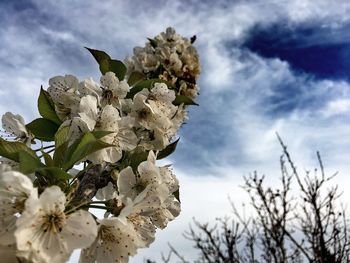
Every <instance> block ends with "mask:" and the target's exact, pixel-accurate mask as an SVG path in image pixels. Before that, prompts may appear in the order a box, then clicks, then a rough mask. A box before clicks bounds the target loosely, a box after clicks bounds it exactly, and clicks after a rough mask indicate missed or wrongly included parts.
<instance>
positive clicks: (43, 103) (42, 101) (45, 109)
mask: <svg viewBox="0 0 350 263" xmlns="http://www.w3.org/2000/svg"><path fill="white" fill-rule="evenodd" d="M38 109H39V113H40V115H41V116H42V117H43V118H45V119H48V120H50V121H52V122H54V123H56V124H57V125H60V124H61V123H62V122H61V120H60V119H59V118H58V116H57V114H56V111H55V105H54V103H53V101H52V99H51V97H50V94H49V93H48V92H47V91H45V90H44V89H43V87H41V89H40V95H39V98H38Z"/></svg>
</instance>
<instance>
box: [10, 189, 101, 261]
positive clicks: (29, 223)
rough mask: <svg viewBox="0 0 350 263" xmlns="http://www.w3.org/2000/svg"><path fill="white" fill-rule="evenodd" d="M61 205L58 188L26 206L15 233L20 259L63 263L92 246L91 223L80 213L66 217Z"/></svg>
mask: <svg viewBox="0 0 350 263" xmlns="http://www.w3.org/2000/svg"><path fill="white" fill-rule="evenodd" d="M65 203H66V197H65V194H64V193H63V192H62V191H61V189H60V188H59V187H58V186H51V187H48V188H46V189H45V191H44V192H43V193H42V194H41V195H40V198H38V199H33V200H32V199H31V200H28V201H27V202H26V206H25V211H24V212H23V214H22V216H21V217H20V218H19V219H18V220H17V224H16V225H17V230H16V231H15V236H16V241H17V249H18V251H19V253H21V256H23V257H24V258H25V259H27V260H30V261H32V262H33V263H44V262H50V263H51V262H52V263H56V262H57V263H59V262H65V261H66V260H67V259H68V258H69V256H70V254H71V253H72V251H73V250H74V249H77V248H86V247H88V246H90V245H91V244H92V242H93V241H94V240H95V238H96V236H97V226H96V223H95V220H94V219H93V217H92V216H91V214H90V213H89V212H87V211H84V210H78V211H75V212H73V213H70V214H66V213H65Z"/></svg>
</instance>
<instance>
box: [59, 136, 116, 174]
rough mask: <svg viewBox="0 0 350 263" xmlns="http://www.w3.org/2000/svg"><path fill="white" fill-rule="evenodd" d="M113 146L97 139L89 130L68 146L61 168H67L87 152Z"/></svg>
mask: <svg viewBox="0 0 350 263" xmlns="http://www.w3.org/2000/svg"><path fill="white" fill-rule="evenodd" d="M113 146H114V145H112V144H108V143H105V142H103V141H101V140H99V139H97V138H96V137H95V136H94V134H93V133H91V132H88V133H85V134H84V135H83V136H82V137H81V138H80V139H79V140H77V141H76V142H75V143H74V144H73V145H72V146H70V147H69V148H68V151H67V154H66V158H65V163H64V164H63V168H64V169H65V170H68V169H70V168H72V167H73V166H74V165H75V164H76V163H77V162H79V161H80V160H82V159H83V158H85V157H86V156H88V155H89V154H92V153H94V152H96V151H99V150H102V149H104V148H108V147H113Z"/></svg>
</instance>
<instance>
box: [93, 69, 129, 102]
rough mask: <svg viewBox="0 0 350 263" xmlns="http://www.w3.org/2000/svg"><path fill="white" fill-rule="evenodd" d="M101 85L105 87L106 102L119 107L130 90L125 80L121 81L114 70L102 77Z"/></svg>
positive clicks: (104, 100)
mask: <svg viewBox="0 0 350 263" xmlns="http://www.w3.org/2000/svg"><path fill="white" fill-rule="evenodd" d="M100 81H101V85H102V87H103V88H104V90H103V93H102V100H103V102H104V104H112V105H113V106H115V107H117V108H119V109H120V108H121V104H122V99H124V98H125V97H126V95H127V93H128V91H129V90H130V87H129V85H128V83H127V82H126V81H125V80H122V81H119V79H118V77H117V76H116V75H115V73H113V72H107V73H106V74H105V75H103V76H102V77H101V80H100Z"/></svg>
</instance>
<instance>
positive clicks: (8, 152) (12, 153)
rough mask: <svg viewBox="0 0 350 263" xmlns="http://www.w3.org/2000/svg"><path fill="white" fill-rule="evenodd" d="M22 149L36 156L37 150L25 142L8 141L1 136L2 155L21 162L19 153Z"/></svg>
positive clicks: (0, 148) (0, 151)
mask: <svg viewBox="0 0 350 263" xmlns="http://www.w3.org/2000/svg"><path fill="white" fill-rule="evenodd" d="M21 151H25V152H27V153H28V154H30V155H32V156H33V157H36V154H35V152H34V151H33V150H32V149H30V148H29V147H28V146H27V145H26V144H24V143H23V142H8V141H5V140H4V139H2V138H0V156H3V157H5V158H8V159H10V160H12V161H15V162H19V155H18V154H19V152H21Z"/></svg>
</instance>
